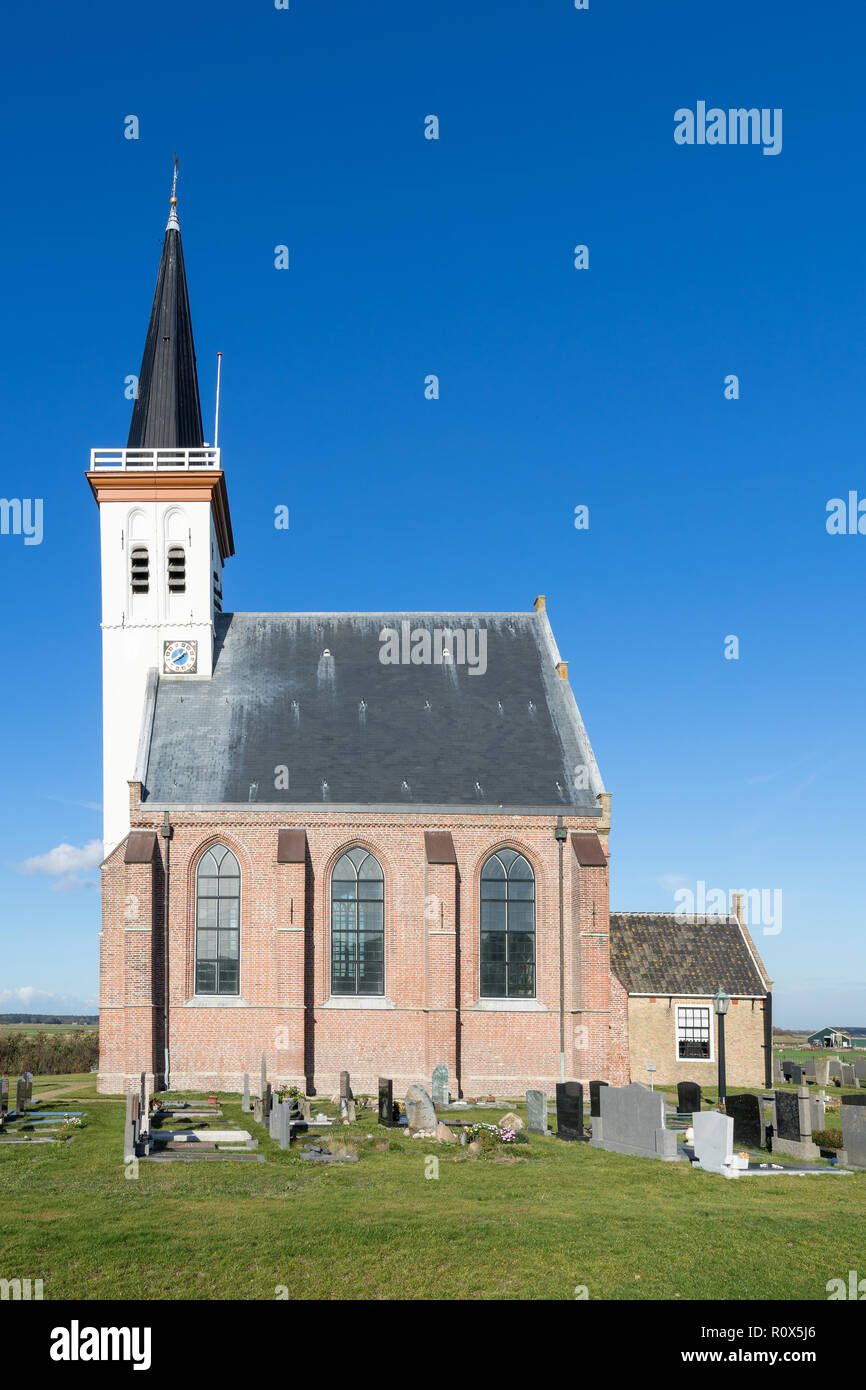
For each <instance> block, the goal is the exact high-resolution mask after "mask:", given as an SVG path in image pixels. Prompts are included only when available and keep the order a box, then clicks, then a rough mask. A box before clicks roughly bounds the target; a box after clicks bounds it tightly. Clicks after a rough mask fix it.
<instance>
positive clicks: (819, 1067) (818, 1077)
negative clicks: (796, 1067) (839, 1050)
mask: <svg viewBox="0 0 866 1390" xmlns="http://www.w3.org/2000/svg"><path fill="white" fill-rule="evenodd" d="M829 1081H830V1058H829V1057H816V1058H815V1083H816V1085H818V1086H826V1085H828V1083H829Z"/></svg>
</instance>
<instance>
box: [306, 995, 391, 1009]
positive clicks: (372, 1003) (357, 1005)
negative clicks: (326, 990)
mask: <svg viewBox="0 0 866 1390" xmlns="http://www.w3.org/2000/svg"><path fill="white" fill-rule="evenodd" d="M396 1007H397V1005H396V1004H395V1003H394V1001H393V999H386V998H385V996H384V994H332V995H331V997H330V999H325V1000H324V1001H323V1002H322V1003H321V1004H320V1005H319V1008H320V1009H396Z"/></svg>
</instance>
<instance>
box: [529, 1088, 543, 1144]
mask: <svg viewBox="0 0 866 1390" xmlns="http://www.w3.org/2000/svg"><path fill="white" fill-rule="evenodd" d="M526 1124H527V1128H528V1129H529V1131H530V1133H532V1134H546V1133H547V1092H546V1091H527V1092H526Z"/></svg>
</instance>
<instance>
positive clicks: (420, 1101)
mask: <svg viewBox="0 0 866 1390" xmlns="http://www.w3.org/2000/svg"><path fill="white" fill-rule="evenodd" d="M406 1119H407V1121H408V1128H409V1133H410V1134H411V1133H413V1132H415V1131H417V1130H420V1129H424V1130H429V1131H430V1133H431V1134H435V1133H436V1125H437V1124H438V1120H437V1119H436V1111H435V1109H434V1107H433V1102H432V1100H431V1099H430V1097H429V1096H428V1094H427V1092H426V1091H425V1090H424V1087H423V1086H417V1085H416V1086H410V1087H409V1089H408V1091H407V1092H406Z"/></svg>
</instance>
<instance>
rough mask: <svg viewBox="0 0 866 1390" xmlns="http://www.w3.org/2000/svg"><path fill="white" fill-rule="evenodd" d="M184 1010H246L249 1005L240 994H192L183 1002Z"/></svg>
mask: <svg viewBox="0 0 866 1390" xmlns="http://www.w3.org/2000/svg"><path fill="white" fill-rule="evenodd" d="M183 1007H184V1008H185V1009H248V1008H249V1003H248V1001H247V1000H246V999H244V998H243V997H242V996H241V995H240V994H194V995H193V997H192V999H187V1000H185V1002H184V1006H183Z"/></svg>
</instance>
